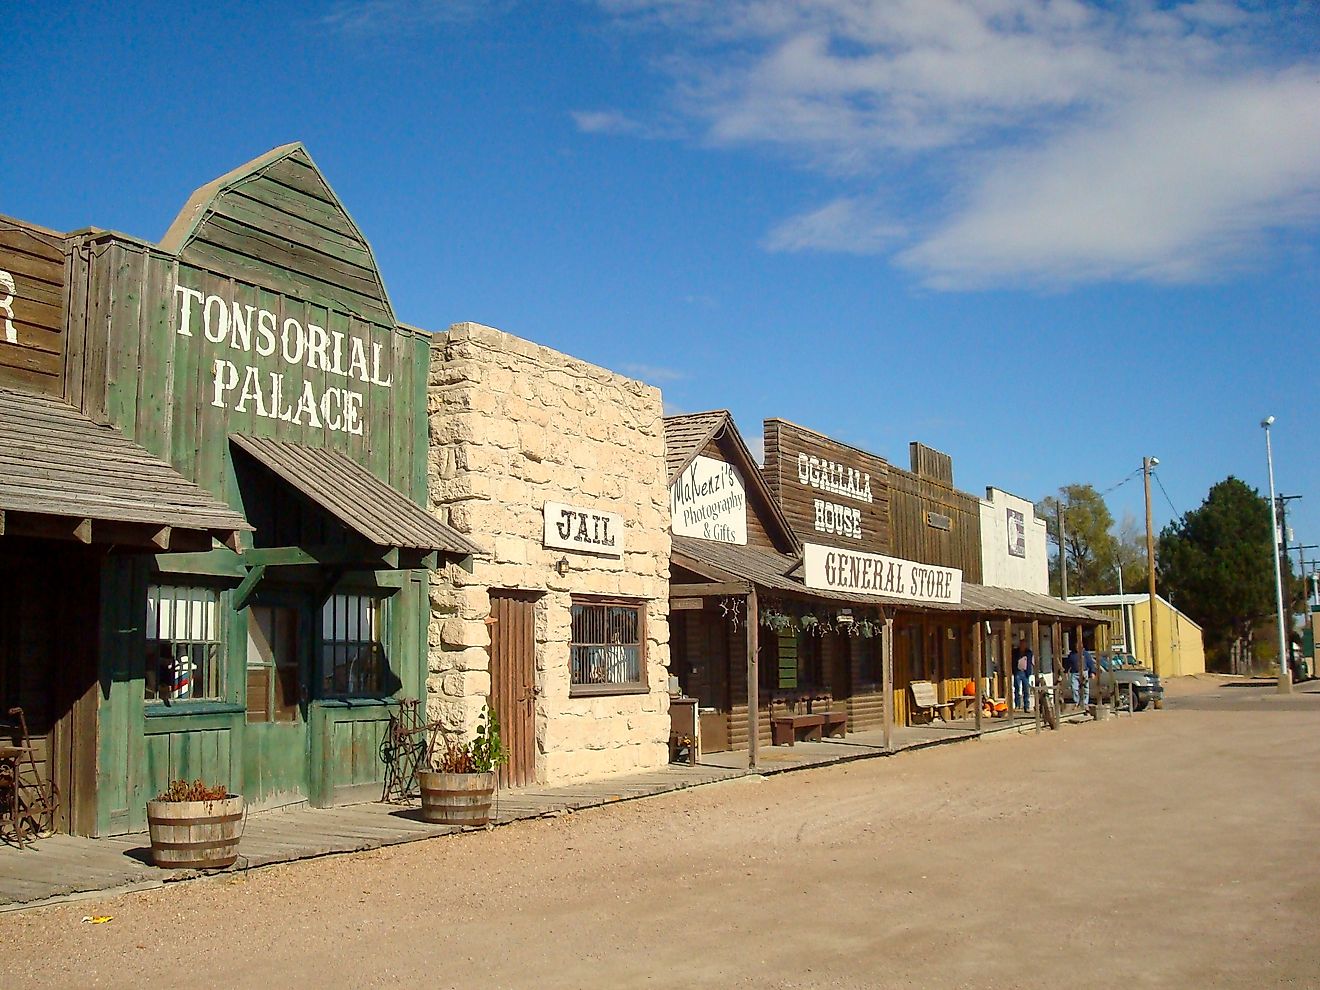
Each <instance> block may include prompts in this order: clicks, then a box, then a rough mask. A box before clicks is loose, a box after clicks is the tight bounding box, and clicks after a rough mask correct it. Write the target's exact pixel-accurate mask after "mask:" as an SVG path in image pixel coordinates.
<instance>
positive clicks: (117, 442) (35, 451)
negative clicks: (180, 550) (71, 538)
mask: <svg viewBox="0 0 1320 990" xmlns="http://www.w3.org/2000/svg"><path fill="white" fill-rule="evenodd" d="M0 512H14V513H24V514H28V515H33V516H59V517H65V518H80V519H89V520H91V521H92V523H93V525H92V534H91V537H92V540H93V541H95V542H99V540H96V525H95V524H96V523H97V522H98V521H99V522H113V523H130V524H136V525H143V526H156V527H163V526H169V527H172V528H173V529H176V530H192V531H197V532H205V533H209V534H211V535H212V536H215V537H216V538H219V539H221V540H224V539H228V538H229V536H230V535H231V534H233V533H235V532H237V531H240V530H242V531H248V530H251V529H252V527H251V526H250V525H249V524H248V522H247V520H246V519H244V518H243V517H242V516H241V515H239V514H238V513H237V512H235V511H234V510H233V509H231V508H230V507H229V506H228V505H226V504H225V503H224V502H222V501H220V499H218V498H216V497H215V496H214V495H212V494H211V493H210V492H208V491H207V490H206V489H204V488H202V487H201V486H199V485H195V484H193V483H192V482H191V481H189V480H188V479H187V478H185V477H184V476H183V475H181V474H180V473H179V472H178V471H176V470H175V469H174V468H173V467H171V466H170V465H169V464H167V463H166V462H165V461H163V460H161V459H160V458H159V457H154V456H152V455H151V454H150V453H148V452H147V451H146V450H145V449H144V448H142V447H140V446H138V445H137V444H135V443H134V442H133V441H131V440H129V439H128V438H127V437H126V436H124V435H123V434H122V433H120V432H119V431H118V430H116V429H115V428H114V427H112V426H106V425H103V424H101V423H96V422H93V421H92V420H91V419H88V418H87V417H86V416H84V415H83V414H82V413H80V412H78V411H77V410H76V409H74V408H73V407H72V406H69V405H66V404H65V403H64V402H62V401H60V400H59V399H56V398H52V397H47V396H42V395H33V394H30V393H27V392H11V391H8V390H4V389H0ZM162 549H164V548H162Z"/></svg>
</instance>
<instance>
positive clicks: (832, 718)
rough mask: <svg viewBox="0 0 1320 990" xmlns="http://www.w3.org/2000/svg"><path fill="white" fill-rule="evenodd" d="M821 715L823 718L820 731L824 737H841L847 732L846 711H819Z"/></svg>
mask: <svg viewBox="0 0 1320 990" xmlns="http://www.w3.org/2000/svg"><path fill="white" fill-rule="evenodd" d="M821 717H822V718H824V719H825V724H824V726H822V727H821V731H822V733H823V734H824V736H825V738H827V739H831V738H839V739H842V738H843V737H844V736H846V735H847V734H848V713H847V712H834V711H830V712H821Z"/></svg>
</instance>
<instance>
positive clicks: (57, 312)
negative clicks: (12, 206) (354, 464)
mask: <svg viewBox="0 0 1320 990" xmlns="http://www.w3.org/2000/svg"><path fill="white" fill-rule="evenodd" d="M64 282H65V278H64V248H63V244H62V242H61V240H60V238H59V237H58V236H57V235H54V234H51V233H48V232H46V231H43V230H40V229H39V228H35V227H30V226H28V225H27V224H24V223H21V222H19V221H17V220H10V219H8V218H6V217H0V386H5V387H12V388H17V389H21V390H23V391H26V392H40V393H42V394H45V395H62V394H63V391H64V322H65V309H66V304H65V301H64Z"/></svg>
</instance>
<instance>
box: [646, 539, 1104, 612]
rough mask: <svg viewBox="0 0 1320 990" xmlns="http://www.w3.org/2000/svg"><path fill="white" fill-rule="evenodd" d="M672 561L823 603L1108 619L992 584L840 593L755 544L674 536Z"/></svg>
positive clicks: (716, 577) (794, 563)
mask: <svg viewBox="0 0 1320 990" xmlns="http://www.w3.org/2000/svg"><path fill="white" fill-rule="evenodd" d="M671 554H672V559H673V562H674V563H676V564H678V566H680V567H683V568H685V569H687V570H690V571H693V572H694V573H697V574H701V575H703V576H705V577H709V578H711V579H713V580H727V579H728V578H731V577H732V578H736V579H739V580H743V581H750V582H751V583H753V584H755V585H757V586H758V587H761V588H764V589H766V590H767V591H779V592H784V593H786V594H791V595H796V596H799V597H810V598H816V599H821V600H825V601H837V602H851V603H853V604H860V605H876V606H882V607H891V608H901V609H904V610H906V611H925V612H942V613H950V612H952V613H963V614H986V615H1009V616H1017V615H1021V616H1028V617H1036V618H1058V619H1076V620H1078V621H1080V622H1086V623H1097V622H1108V621H1109V619H1108V617H1107V616H1104V615H1101V614H1100V613H1098V612H1092V611H1091V610H1089V609H1085V608H1082V607H1081V606H1080V605H1074V604H1072V603H1070V602H1065V601H1060V600H1059V599H1057V598H1050V597H1049V596H1048V595H1039V594H1035V593H1033V592H1029V591H1016V590H1013V589H1010V588H991V587H988V586H986V585H980V584H971V583H969V582H966V581H964V582H963V586H962V589H963V600H962V602H961V603H960V604H958V605H951V604H945V603H943V602H921V601H912V600H910V599H906V598H889V597H884V596H881V595H862V594H844V593H842V592H837V591H823V590H821V589H819V588H808V587H807V586H806V584H805V583H804V582H803V581H802V578H801V560H800V558H797V557H793V556H790V555H788V554H783V553H777V552H775V551H772V550H764V549H760V548H757V547H748V546H738V545H735V544H729V543H715V542H712V541H710V540H698V539H694V538H692V537H688V536H675V537H674V538H673V549H672V551H671Z"/></svg>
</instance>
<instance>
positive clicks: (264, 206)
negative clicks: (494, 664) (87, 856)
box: [63, 146, 430, 833]
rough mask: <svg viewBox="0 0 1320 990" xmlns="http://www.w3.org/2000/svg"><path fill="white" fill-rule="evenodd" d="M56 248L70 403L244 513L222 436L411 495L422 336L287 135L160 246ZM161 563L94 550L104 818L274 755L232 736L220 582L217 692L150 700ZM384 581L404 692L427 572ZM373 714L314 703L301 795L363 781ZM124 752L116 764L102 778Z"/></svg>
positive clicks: (370, 767)
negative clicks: (200, 706) (173, 782)
mask: <svg viewBox="0 0 1320 990" xmlns="http://www.w3.org/2000/svg"><path fill="white" fill-rule="evenodd" d="M70 245H71V248H70V256H69V260H68V281H69V284H71V285H72V286H74V287H75V289H74V291H73V292H72V293H71V297H70V313H69V332H68V340H67V351H66V359H65V362H64V366H63V379H64V385H63V390H64V393H65V395H66V398H67V401H69V402H70V403H71V404H72V405H73V406H74V407H75V408H78V409H79V410H81V411H82V412H83V413H84V414H86V415H88V416H89V417H91V418H92V419H95V420H97V421H99V422H105V423H109V424H111V425H113V426H115V427H116V428H117V429H119V430H120V431H121V432H122V433H123V434H124V435H126V436H127V437H129V438H130V439H132V440H134V441H135V442H137V443H138V444H140V445H141V446H143V447H145V448H146V449H147V450H148V451H150V452H151V453H153V454H155V455H157V456H160V457H162V458H164V459H165V460H166V461H168V462H169V463H170V464H172V465H173V466H174V467H175V468H176V469H177V470H178V471H179V472H180V473H181V474H182V475H183V476H184V477H186V478H188V479H189V480H191V481H194V482H196V483H197V484H199V485H201V486H202V487H204V488H206V489H208V490H209V491H211V492H213V493H215V494H216V495H218V496H220V497H221V498H223V499H224V501H225V502H227V503H228V504H229V505H230V506H232V507H233V508H235V509H236V510H238V511H239V512H242V513H244V514H245V515H248V514H249V512H253V511H257V512H259V511H260V507H258V506H248V505H245V498H246V499H255V500H258V501H262V500H265V499H267V498H268V497H269V495H270V491H269V489H267V488H265V487H264V486H253V485H245V486H244V487H242V488H240V485H239V483H238V477H239V475H238V473H237V472H236V468H235V463H234V454H233V453H232V451H231V447H230V444H229V442H228V437H229V435H230V434H244V435H250V436H256V437H270V438H273V439H278V440H286V441H293V442H297V443H300V444H304V445H307V446H313V447H326V448H330V449H334V450H337V451H340V452H342V453H343V454H345V455H347V456H348V457H349V458H351V459H352V460H353V461H355V462H357V463H358V464H360V465H362V466H364V467H365V468H366V469H367V470H369V471H370V472H372V473H373V474H375V475H376V476H377V477H379V478H381V479H382V480H384V481H386V482H387V483H389V484H391V485H393V486H394V487H395V488H397V489H399V490H400V491H402V492H403V493H405V494H406V495H408V496H409V497H410V498H411V499H413V500H414V501H416V502H418V503H419V504H422V505H424V504H425V501H424V500H425V491H426V405H425V404H426V379H427V369H428V366H429V358H430V346H429V345H430V335H429V334H427V333H425V332H422V331H419V330H415V329H412V328H409V327H404V326H400V325H398V324H397V323H396V322H395V320H394V318H393V315H392V311H391V309H390V305H389V300H388V297H387V296H386V295H385V292H384V289H383V287H382V286H381V284H380V279H379V276H378V275H377V274H376V271H375V267H374V261H372V256H371V252H370V248H369V247H368V246H367V245H366V242H365V241H364V240H363V239H362V237H361V235H360V233H358V231H357V228H356V226H355V225H354V224H353V222H352V220H351V218H349V217H348V216H347V214H346V213H344V211H343V209H342V206H340V205H339V203H338V200H337V199H336V198H335V196H334V194H333V193H332V192H331V191H330V190H329V187H328V186H327V185H326V184H325V183H324V180H323V179H321V177H320V174H319V172H317V171H316V169H315V167H314V166H313V165H312V164H311V162H310V158H308V157H307V156H306V153H305V152H304V151H303V150H302V149H301V148H299V147H293V146H289V147H286V148H284V149H277V150H276V152H273V153H271V154H270V155H267V156H263V158H262V159H258V160H256V161H255V162H253V163H249V165H248V166H244V167H243V168H242V169H239V170H236V171H235V172H232V173H230V174H229V175H227V176H225V177H223V178H222V179H219V180H216V182H215V183H212V184H211V185H210V186H206V187H203V188H202V189H201V190H199V191H198V194H197V195H196V196H194V198H193V200H192V201H190V203H189V205H188V206H187V207H185V209H184V211H183V213H181V214H180V218H179V220H178V221H176V223H175V225H174V226H173V227H172V228H171V231H170V233H169V234H167V235H166V238H165V239H164V241H163V242H162V244H161V245H155V244H150V243H147V242H144V241H141V240H137V239H134V238H131V237H126V236H123V235H119V234H110V233H104V232H91V233H87V234H82V235H77V236H74V237H72V238H71V239H70ZM263 331H265V332H264V333H263ZM355 341H356V343H354V342H355ZM318 348H319V351H318ZM313 352H317V357H313V356H312V355H313ZM261 539H262V534H260V533H258V534H257V540H258V541H260V540H261ZM212 556H213V557H215V556H217V555H216V554H213V555H212ZM218 556H223V554H220V555H218ZM231 556H232V555H231ZM172 566H174V565H173V564H172V563H171V562H170V560H169V559H168V555H160V556H158V557H157V558H156V559H155V561H154V562H152V561H151V559H150V558H144V559H139V560H133V559H131V558H127V557H124V558H117V559H115V558H112V559H111V561H110V562H109V563H108V565H107V575H106V582H105V590H106V594H107V598H106V600H105V601H104V603H103V607H104V611H105V615H106V619H105V622H104V626H105V630H104V632H103V644H102V663H103V674H104V684H103V689H104V694H105V697H104V699H103V704H102V722H101V733H100V739H99V752H100V760H101V765H102V766H103V767H107V768H110V767H114V768H116V774H108V773H107V774H105V775H103V776H102V781H101V786H102V788H103V795H102V800H101V816H102V831H103V833H104V832H116V831H123V830H124V829H125V828H135V827H141V824H142V823H141V821H140V819H141V816H142V813H141V809H142V807H143V804H144V801H145V799H146V798H147V797H149V796H151V795H150V793H148V792H150V791H152V790H153V789H155V788H157V787H158V786H159V785H160V783H161V782H162V781H163V780H167V779H170V778H174V777H179V776H186V777H189V778H192V777H195V776H203V777H207V778H208V779H216V780H222V781H225V782H227V783H229V784H230V785H231V786H234V787H240V786H242V783H243V777H244V774H245V773H246V774H247V775H249V776H251V775H255V774H256V773H257V772H259V771H262V772H265V771H268V770H269V769H270V766H269V765H267V764H262V765H261V766H260V767H259V766H258V763H259V762H260V761H259V760H257V759H256V757H255V754H254V753H246V754H245V752H244V749H243V737H244V735H245V734H244V732H243V731H241V730H242V728H243V726H244V721H245V717H244V714H243V705H244V704H245V692H244V682H245V674H246V670H245V660H246V658H245V655H244V652H245V651H244V648H243V644H244V643H245V637H246V626H245V613H242V612H235V611H233V609H232V608H231V607H230V597H231V592H230V591H228V590H226V591H225V592H224V594H223V597H222V611H223V614H224V615H225V616H226V620H225V621H226V631H227V644H228V650H227V660H226V669H227V681H226V688H225V702H224V704H223V705H221V706H220V708H222V709H223V708H225V706H228V709H227V710H216V711H214V712H210V713H206V714H200V713H197V714H188V715H183V714H175V713H165V712H160V711H153V712H152V713H151V716H150V717H148V715H147V713H146V711H145V704H144V701H143V684H142V681H143V676H144V664H145V642H144V639H143V636H144V633H143V632H142V629H141V625H142V623H141V621H140V615H139V612H140V610H141V609H142V608H143V602H144V601H145V593H146V585H147V584H148V583H149V582H150V581H152V580H160V578H158V577H155V576H153V574H154V568H156V567H161V568H165V569H166V573H168V569H169V568H170V567H172ZM189 567H193V568H195V569H196V570H195V572H194V573H198V574H200V576H201V577H202V578H203V579H204V580H215V581H219V582H222V583H223V584H226V585H227V586H228V587H232V586H233V585H235V584H236V583H237V581H238V580H239V579H240V578H241V576H242V572H241V570H239V571H235V570H234V569H233V563H232V562H231V563H230V564H228V565H222V564H218V563H217V564H216V566H215V567H210V566H209V565H207V564H201V565H199V564H196V563H195V562H194V563H190V564H189ZM183 580H187V579H183ZM381 580H384V581H385V582H386V584H387V585H388V591H389V592H390V593H391V595H392V597H391V606H390V609H391V628H390V630H389V633H388V636H389V642H388V649H389V650H390V660H391V667H392V668H393V669H394V670H395V671H396V672H397V673H398V674H399V677H400V679H401V680H402V688H401V689H400V693H402V694H404V695H410V696H414V697H416V696H420V695H421V693H422V691H423V690H424V687H425V682H424V677H425V644H426V614H427V605H426V603H427V597H428V592H427V587H428V580H429V579H428V577H427V575H426V573H425V572H424V571H404V572H397V573H389V574H386V573H385V572H380V573H378V574H371V573H367V574H365V575H364V582H365V583H367V584H375V585H379V582H380V581H381ZM387 719H388V710H387V708H384V707H381V708H377V709H374V710H369V709H363V710H355V709H351V708H347V707H344V706H339V707H335V706H319V705H317V704H313V705H311V706H310V710H309V713H308V716H307V725H308V733H309V735H310V737H311V744H312V746H313V749H314V752H316V753H318V754H320V755H319V757H317V759H318V760H319V767H318V771H317V774H316V775H315V777H314V779H312V780H310V781H309V783H308V786H309V787H310V788H311V792H312V793H311V798H312V800H313V801H317V802H319V803H329V802H330V801H331V800H332V799H334V798H335V796H336V795H340V794H344V793H347V792H348V791H350V790H352V789H354V788H363V787H367V786H368V785H370V786H375V784H376V783H377V781H378V779H379V774H380V766H379V759H378V756H377V752H378V745H377V744H378V742H379V738H380V733H381V732H382V731H383V728H384V725H385V722H386V720H387ZM359 756H360V757H361V758H359ZM119 767H126V768H127V772H126V773H125V774H124V775H123V779H122V780H113V779H110V778H111V777H113V776H116V775H117V773H118V768H119ZM272 786H278V782H275V784H273V785H272Z"/></svg>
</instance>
